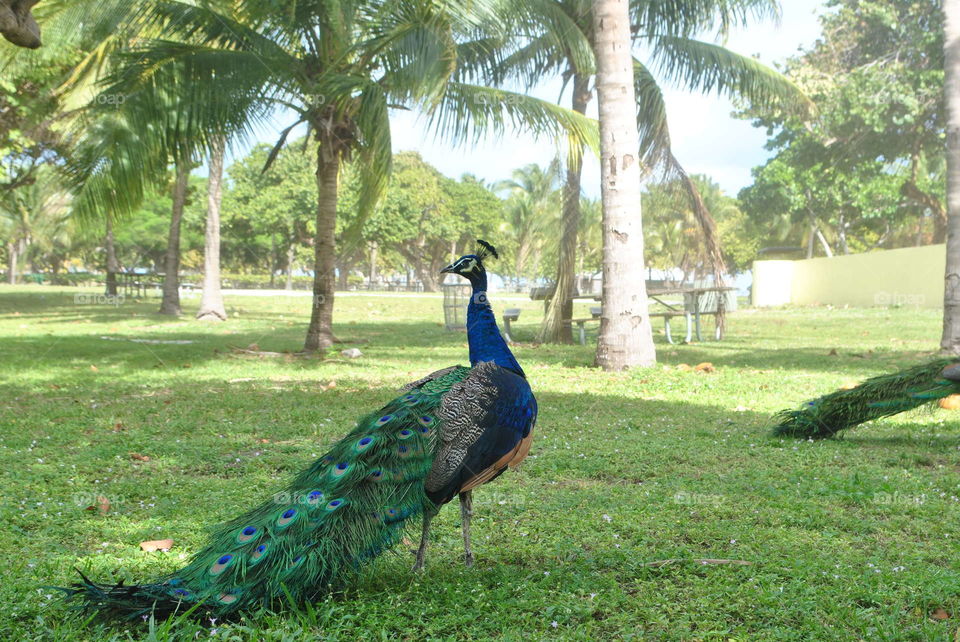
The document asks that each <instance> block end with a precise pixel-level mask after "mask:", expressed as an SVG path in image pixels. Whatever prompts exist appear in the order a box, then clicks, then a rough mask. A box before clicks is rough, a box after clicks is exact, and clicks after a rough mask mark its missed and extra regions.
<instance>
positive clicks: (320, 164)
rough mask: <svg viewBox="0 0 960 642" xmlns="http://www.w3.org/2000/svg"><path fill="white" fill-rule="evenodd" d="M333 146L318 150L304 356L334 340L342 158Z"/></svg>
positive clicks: (321, 147) (321, 146) (327, 345)
mask: <svg viewBox="0 0 960 642" xmlns="http://www.w3.org/2000/svg"><path fill="white" fill-rule="evenodd" d="M332 147H333V145H330V144H324V143H321V144H320V148H319V149H318V150H317V236H316V239H315V240H314V244H313V251H314V255H313V306H312V308H311V312H310V327H308V328H307V339H306V341H305V342H304V344H303V349H304V351H305V352H316V351H318V350H326V349H327V348H329V347H330V346H332V345H333V342H334V341H335V339H334V336H333V290H334V285H335V283H334V279H335V276H336V274H335V265H336V263H335V262H336V255H335V252H336V239H335V236H334V232H335V230H336V225H337V179H338V177H339V172H340V154H339V153H338V152H337V151H335V150H333V149H331V148H332Z"/></svg>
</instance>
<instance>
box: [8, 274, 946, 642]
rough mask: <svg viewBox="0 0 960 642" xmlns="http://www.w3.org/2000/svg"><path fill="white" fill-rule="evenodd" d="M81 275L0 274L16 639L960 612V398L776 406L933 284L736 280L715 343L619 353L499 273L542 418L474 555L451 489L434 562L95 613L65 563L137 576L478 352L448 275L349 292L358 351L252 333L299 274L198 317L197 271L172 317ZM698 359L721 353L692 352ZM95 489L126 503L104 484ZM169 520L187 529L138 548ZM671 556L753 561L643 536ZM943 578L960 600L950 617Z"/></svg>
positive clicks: (855, 369)
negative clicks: (318, 597)
mask: <svg viewBox="0 0 960 642" xmlns="http://www.w3.org/2000/svg"><path fill="white" fill-rule="evenodd" d="M83 291H84V290H80V289H69V288H62V289H61V288H55V287H40V286H34V287H16V288H11V287H5V288H2V289H0V337H2V339H0V346H2V348H0V381H2V396H0V426H2V432H0V471H2V472H0V474H2V481H3V488H4V489H5V493H4V495H5V497H4V501H3V503H2V509H0V510H2V513H0V529H2V538H0V580H2V581H0V603H2V604H3V608H2V610H0V639H4V640H7V639H9V640H14V639H15V640H27V639H63V640H84V639H89V640H104V639H184V640H186V639H195V638H196V637H197V636H199V637H201V638H204V639H205V638H209V637H211V636H212V637H214V638H216V639H236V640H246V639H256V640H302V639H314V638H317V637H323V638H326V639H342V640H352V639H374V638H384V639H411V640H413V639H424V638H437V639H439V638H444V639H468V638H472V639H483V638H490V637H497V636H502V637H508V638H514V639H517V638H521V637H522V638H535V639H538V638H545V639H553V638H569V639H590V640H601V639H620V638H634V639H652V640H730V639H735V640H748V639H749V640H760V639H762V640H801V639H802V640H835V639H836V640H848V639H849V640H858V639H869V640H883V639H889V640H894V639H895V640H953V639H954V636H955V635H957V626H958V623H957V618H958V617H960V568H958V560H960V531H958V529H957V524H958V521H957V514H958V508H960V506H958V499H957V496H958V495H960V429H958V426H957V421H956V419H957V418H958V415H951V414H949V413H948V412H946V411H943V410H939V409H937V410H934V411H923V412H915V413H911V414H907V415H900V416H896V417H893V418H890V419H886V420H882V421H877V422H874V423H872V424H868V425H865V426H863V427H861V428H860V429H857V430H855V431H851V432H850V433H849V434H848V435H846V436H845V438H843V439H841V440H828V441H823V442H796V441H792V440H786V439H779V438H773V437H771V436H770V435H769V424H770V415H771V413H772V412H774V411H776V410H778V409H781V408H784V407H792V406H794V405H796V404H799V403H800V402H801V401H802V400H804V399H805V398H807V397H810V396H815V395H818V394H820V393H823V392H827V391H830V390H832V389H834V388H836V387H838V386H840V385H842V384H844V383H847V382H851V381H856V380H858V379H861V378H865V377H867V376H870V375H874V374H878V373H882V372H888V371H891V370H894V369H897V368H899V367H903V366H906V365H910V364H914V363H917V362H918V361H921V360H923V359H925V358H927V357H928V356H929V355H930V354H931V352H932V351H933V350H934V349H935V348H936V339H937V337H938V336H939V323H940V320H939V314H937V313H936V312H935V311H917V310H910V309H871V310H833V309H825V308H808V309H783V310H769V311H757V310H749V309H747V310H741V311H739V312H737V313H736V314H735V315H734V316H732V317H731V318H730V322H729V337H728V338H727V339H726V340H724V341H723V342H721V343H714V342H707V343H700V344H694V345H688V346H669V345H667V344H665V343H664V342H663V338H662V334H661V333H660V332H658V335H657V342H658V349H659V360H660V365H658V366H657V367H655V368H650V369H642V370H635V371H631V372H626V373H604V372H600V371H598V370H595V369H593V368H591V367H590V364H591V362H592V358H593V354H592V350H591V348H590V347H581V346H564V347H553V346H536V345H533V344H531V343H524V341H530V340H531V339H532V337H533V335H534V332H535V330H536V327H537V322H538V320H539V316H538V315H539V311H540V310H542V305H541V304H540V303H539V302H530V301H525V302H522V301H504V300H503V299H502V297H500V298H499V299H498V297H493V302H494V305H495V307H496V309H498V310H500V309H502V308H504V307H516V306H518V305H519V306H520V307H522V308H523V310H524V311H523V314H522V315H521V319H520V322H519V323H517V324H516V336H517V338H518V340H519V341H521V343H520V344H519V345H518V346H517V348H516V353H517V357H518V359H519V360H520V361H521V363H522V364H523V365H524V367H525V368H526V370H527V373H528V375H529V378H530V382H531V385H532V386H533V388H534V391H535V392H536V394H537V398H538V400H539V404H540V418H539V421H538V424H537V439H536V441H535V442H534V447H533V450H532V451H531V454H530V457H529V458H528V459H527V461H526V462H525V463H524V465H523V467H522V468H521V469H520V470H519V471H517V472H513V473H509V474H507V475H504V476H503V477H501V478H500V479H498V480H497V481H496V482H495V483H493V484H491V485H488V486H485V487H484V488H482V489H481V490H479V491H478V492H477V496H476V499H475V509H476V515H477V517H476V518H475V521H474V538H475V550H476V555H477V565H476V567H475V568H473V569H464V568H463V567H462V566H461V565H460V555H461V548H460V540H459V528H458V522H459V514H458V511H456V510H455V509H454V508H447V509H445V510H444V511H442V512H441V515H440V517H439V518H438V520H437V522H435V524H436V526H435V528H434V529H433V534H432V542H431V550H430V551H429V557H428V568H427V570H426V572H425V573H424V574H422V575H414V574H412V573H411V572H410V570H409V567H410V565H411V563H412V556H411V555H410V554H409V553H408V551H407V550H406V548H404V549H403V550H397V551H396V552H395V553H394V554H391V555H387V556H385V557H383V558H382V559H381V560H379V561H378V562H377V563H376V564H374V565H373V566H372V567H371V568H370V569H369V570H368V572H366V573H364V575H363V576H362V577H361V578H359V579H358V581H357V582H356V584H355V585H354V586H352V587H351V588H350V589H349V590H348V591H346V592H345V593H344V594H340V595H335V596H331V597H329V598H328V599H326V600H324V601H322V602H320V603H318V604H316V605H313V606H312V607H311V608H308V609H299V610H296V611H294V612H291V611H287V612H282V613H261V614H256V615H254V616H251V617H247V618H246V619H245V620H242V621H240V622H237V623H233V624H223V623H221V622H217V623H216V625H215V626H214V627H213V628H215V629H216V631H215V632H214V631H213V630H211V627H210V625H209V622H199V623H197V622H193V621H185V620H177V621H175V622H172V623H167V624H164V623H162V622H161V623H155V624H151V623H141V622H139V621H137V622H132V623H111V622H107V621H104V620H103V619H102V618H96V619H95V621H89V620H86V619H84V618H82V617H81V616H79V615H78V614H76V613H74V612H72V611H70V610H68V609H66V608H64V606H63V605H62V604H61V603H60V602H59V601H58V600H57V598H56V595H55V594H54V593H55V592H54V591H52V590H50V589H47V588H44V587H45V586H48V585H64V584H67V583H69V582H72V581H73V578H74V576H75V575H74V573H75V572H74V570H73V569H74V568H75V567H76V568H80V569H81V570H83V571H84V572H86V573H88V574H89V575H91V576H93V577H96V578H99V579H107V578H111V577H112V578H115V579H120V578H124V579H126V580H127V581H134V580H137V579H140V580H143V579H149V578H150V577H151V576H153V575H156V574H159V573H163V572H166V571H169V570H172V569H174V568H176V566H177V565H178V564H179V563H181V561H182V559H183V558H184V557H185V556H187V555H189V554H190V552H191V551H194V550H196V549H197V548H198V547H199V546H200V545H201V543H202V542H203V538H204V533H205V529H207V528H208V527H209V526H210V525H212V524H214V523H216V522H218V521H221V520H224V519H226V518H229V517H231V516H233V515H234V514H236V513H237V512H238V511H240V510H243V509H245V507H247V506H249V505H251V504H252V503H253V502H258V501H259V500H260V499H262V498H263V497H265V496H267V494H268V493H270V492H272V491H273V490H274V489H277V488H278V486H280V485H281V484H283V483H284V480H285V479H287V478H288V477H289V476H290V475H291V474H292V473H294V472H295V471H297V470H298V469H300V468H301V467H303V466H305V465H306V464H307V463H308V462H309V461H310V460H311V458H313V457H315V456H317V455H318V454H319V453H321V452H322V450H323V449H324V447H325V446H326V445H327V444H329V443H331V442H332V441H333V440H335V439H337V438H338V437H339V436H340V435H341V434H343V433H345V432H346V431H347V430H348V429H349V428H350V427H351V426H352V421H353V420H354V418H356V417H357V416H359V415H361V414H363V413H365V412H367V411H369V410H371V409H374V408H376V407H378V405H379V404H382V403H383V402H385V401H387V400H388V399H390V398H391V396H392V395H394V394H395V391H396V390H397V388H398V387H400V386H401V385H402V384H404V383H405V382H408V381H411V380H413V379H416V378H418V377H420V376H422V375H423V374H426V373H428V372H431V371H433V370H436V369H438V368H441V367H444V366H447V365H451V364H454V363H464V362H465V361H466V354H467V353H466V342H465V336H464V335H463V334H459V333H448V332H445V331H444V330H443V328H442V327H441V324H440V321H441V320H442V319H441V303H440V300H439V299H438V298H430V297H423V296H420V297H415V296H349V297H348V296H344V297H342V298H340V299H339V300H338V302H337V314H336V321H337V331H338V333H339V335H340V337H341V338H342V339H343V341H344V344H343V346H342V347H343V348H346V347H359V348H360V349H361V350H362V351H363V352H364V356H363V357H361V358H359V359H355V360H348V359H343V358H341V357H340V356H339V355H336V354H334V355H332V356H331V358H329V359H327V360H319V359H301V358H292V357H291V358H287V357H278V358H256V357H251V356H243V355H240V354H237V353H235V352H234V351H233V350H232V348H233V347H246V346H248V345H250V344H253V343H256V344H257V345H258V346H259V348H260V349H261V350H271V351H281V352H282V351H288V350H297V349H299V347H300V345H301V342H302V338H303V334H304V331H305V321H306V317H305V313H306V310H307V305H306V301H307V300H306V299H304V298H295V297H294V298H286V297H276V298H252V297H234V298H229V299H228V307H229V309H230V312H231V315H232V316H231V320H230V321H229V322H227V323H224V324H218V325H210V324H204V323H201V322H197V321H194V320H192V315H191V314H190V312H191V311H192V310H194V309H195V306H196V304H197V300H196V299H188V300H186V302H185V303H186V308H187V315H186V316H184V318H182V319H180V320H173V319H167V318H162V317H159V316H157V315H155V314H154V311H155V309H156V307H157V302H156V300H155V299H151V300H149V301H147V302H132V301H129V300H128V301H126V302H124V304H123V305H120V306H116V307H112V306H104V305H80V304H76V303H74V294H75V293H76V292H83ZM86 291H88V292H89V291H90V290H86ZM583 307H584V310H583V312H584V313H585V312H586V307H587V306H586V305H584V306H583ZM575 316H584V315H582V314H580V312H579V311H578V312H577V314H576V315H575ZM657 330H658V331H659V330H660V328H659V327H658V328H657ZM103 337H114V338H121V339H124V338H138V339H159V340H189V341H192V342H193V343H190V344H144V343H134V342H130V341H126V340H120V341H116V340H108V339H104V338H103ZM834 349H835V351H836V353H835V355H833V354H831V351H832V350H834ZM702 361H710V362H712V363H713V364H714V366H715V367H716V372H714V373H712V374H702V373H697V372H689V371H685V370H684V369H682V368H678V367H677V366H678V365H679V364H682V363H686V364H691V365H693V364H697V363H699V362H702ZM330 382H336V385H335V387H332V388H327V384H329V383H330ZM325 388H327V389H325ZM262 440H269V441H268V442H264V441H262ZM130 453H139V454H142V455H146V456H148V457H149V458H150V461H148V462H143V461H136V460H134V459H132V458H131V457H130ZM100 495H102V496H105V497H107V498H108V499H109V500H110V510H109V512H108V513H107V514H106V515H101V514H99V513H97V512H96V511H88V510H85V508H86V507H87V506H89V505H90V504H92V503H94V502H95V498H96V497H97V496H100ZM166 537H170V538H173V539H174V540H175V542H176V544H175V547H174V548H173V550H172V551H171V552H169V553H144V552H141V551H140V550H139V547H138V544H139V542H141V541H143V540H151V539H161V538H166ZM414 537H415V536H414ZM671 558H679V559H683V560H693V559H695V558H726V559H735V560H745V561H748V562H751V565H747V566H734V565H721V566H704V565H701V564H697V563H695V562H693V561H682V562H678V563H674V564H670V565H667V566H663V567H654V566H649V565H647V563H648V562H653V561H656V560H663V559H671ZM939 608H942V609H945V610H946V611H947V612H948V613H950V614H951V616H952V618H951V619H946V620H942V621H936V620H934V619H932V618H931V617H930V615H931V614H932V613H933V612H934V611H935V610H936V609H939Z"/></svg>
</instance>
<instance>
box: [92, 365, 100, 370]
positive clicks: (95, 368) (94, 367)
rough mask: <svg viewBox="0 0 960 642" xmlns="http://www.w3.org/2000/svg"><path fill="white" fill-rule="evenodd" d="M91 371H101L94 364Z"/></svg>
mask: <svg viewBox="0 0 960 642" xmlns="http://www.w3.org/2000/svg"><path fill="white" fill-rule="evenodd" d="M90 369H91V370H93V371H94V372H97V371H99V370H100V369H99V368H98V367H97V366H95V365H93V364H90Z"/></svg>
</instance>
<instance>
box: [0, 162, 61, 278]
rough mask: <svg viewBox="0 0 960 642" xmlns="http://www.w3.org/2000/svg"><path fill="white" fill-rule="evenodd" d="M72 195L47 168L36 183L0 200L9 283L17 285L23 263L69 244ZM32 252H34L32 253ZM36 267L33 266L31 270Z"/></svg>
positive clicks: (1, 228)
mask: <svg viewBox="0 0 960 642" xmlns="http://www.w3.org/2000/svg"><path fill="white" fill-rule="evenodd" d="M70 202H71V196H70V193H69V192H68V191H67V190H66V189H64V188H63V186H62V185H60V184H59V182H58V180H57V176H56V175H55V173H54V172H53V170H51V169H49V168H48V167H41V168H40V169H39V170H38V171H37V173H36V175H35V180H34V181H33V182H32V183H30V184H28V185H25V186H23V187H21V188H20V189H18V190H16V191H9V192H5V193H3V198H2V199H0V234H2V236H3V239H4V241H5V243H6V247H7V266H8V267H7V282H8V283H9V284H10V285H14V284H15V283H16V282H17V274H18V271H19V264H20V259H21V258H23V259H27V258H31V257H32V259H31V263H33V262H35V259H36V258H38V256H37V252H40V253H43V252H49V251H51V250H54V249H55V248H56V247H57V246H63V245H65V244H66V243H68V241H69V238H68V229H67V226H68V222H69V218H70ZM31 251H32V252H31ZM32 267H33V266H32V265H31V268H32Z"/></svg>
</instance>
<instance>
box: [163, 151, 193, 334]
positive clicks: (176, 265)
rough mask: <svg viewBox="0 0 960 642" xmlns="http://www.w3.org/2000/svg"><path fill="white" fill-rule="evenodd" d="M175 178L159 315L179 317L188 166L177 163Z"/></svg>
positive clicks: (187, 164) (188, 176)
mask: <svg viewBox="0 0 960 642" xmlns="http://www.w3.org/2000/svg"><path fill="white" fill-rule="evenodd" d="M176 172H177V178H176V180H175V181H174V183H173V209H172V211H171V213H170V235H169V236H168V237H167V252H166V254H165V255H164V257H163V270H164V275H163V299H162V300H161V301H160V314H170V315H173V316H179V315H180V222H181V221H182V220H183V208H184V206H185V205H186V203H187V185H188V181H189V179H190V164H189V163H187V162H186V161H184V162H182V163H178V164H177V167H176Z"/></svg>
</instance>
